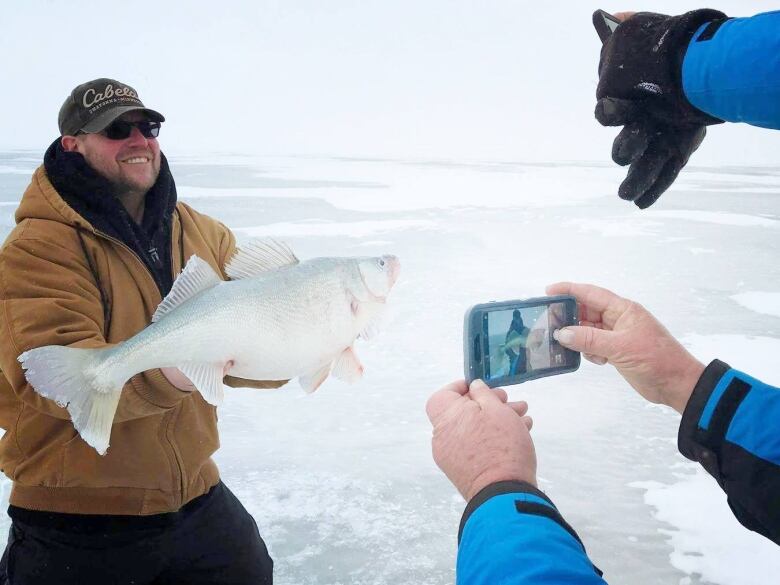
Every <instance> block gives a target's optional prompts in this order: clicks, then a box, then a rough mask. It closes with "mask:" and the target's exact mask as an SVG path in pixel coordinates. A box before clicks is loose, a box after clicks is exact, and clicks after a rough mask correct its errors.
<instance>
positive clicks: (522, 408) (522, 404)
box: [507, 400, 528, 416]
mask: <svg viewBox="0 0 780 585" xmlns="http://www.w3.org/2000/svg"><path fill="white" fill-rule="evenodd" d="M507 406H509V407H510V408H511V409H512V410H514V411H515V413H517V416H523V415H525V413H526V412H528V403H527V402H526V401H525V400H518V401H517V402H507Z"/></svg>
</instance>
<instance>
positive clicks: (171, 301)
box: [152, 255, 222, 323]
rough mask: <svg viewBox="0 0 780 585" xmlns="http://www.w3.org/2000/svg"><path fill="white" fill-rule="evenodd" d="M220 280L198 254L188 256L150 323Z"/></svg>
mask: <svg viewBox="0 0 780 585" xmlns="http://www.w3.org/2000/svg"><path fill="white" fill-rule="evenodd" d="M220 282H222V279H221V278H220V277H219V275H218V274H217V273H216V272H214V269H213V268H212V267H211V265H210V264H209V263H208V262H206V261H205V260H202V259H201V258H199V257H198V256H194V255H193V256H190V259H189V260H188V261H187V265H186V266H185V267H184V270H182V271H181V274H179V276H178V277H177V278H176V280H175V281H174V282H173V286H172V287H171V292H169V293H168V294H167V295H165V298H164V299H163V301H162V302H161V303H160V304H159V305H158V307H157V310H156V311H155V312H154V315H152V323H156V322H157V321H159V320H160V319H162V318H163V317H164V316H165V315H167V314H168V313H170V312H171V311H173V310H174V309H175V308H176V307H178V306H179V305H181V304H182V303H183V302H184V301H187V300H189V299H191V298H192V297H194V296H195V295H197V294H198V293H201V292H203V291H204V290H208V289H210V288H213V287H215V286H216V285H218V284H219V283H220Z"/></svg>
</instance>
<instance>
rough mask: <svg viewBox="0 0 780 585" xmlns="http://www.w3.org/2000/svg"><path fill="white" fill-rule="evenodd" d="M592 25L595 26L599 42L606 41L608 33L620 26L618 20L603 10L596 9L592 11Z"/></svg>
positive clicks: (610, 33)
mask: <svg viewBox="0 0 780 585" xmlns="http://www.w3.org/2000/svg"><path fill="white" fill-rule="evenodd" d="M593 26H594V27H596V32H597V33H598V35H599V38H600V39H601V42H602V43H606V42H607V39H608V38H609V37H610V35H612V33H613V32H615V30H616V29H617V27H618V26H620V21H619V20H617V19H616V18H615V17H614V16H612V15H611V14H609V13H608V12H605V11H604V10H596V12H594V13H593Z"/></svg>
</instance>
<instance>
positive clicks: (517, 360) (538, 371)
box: [463, 295, 580, 388]
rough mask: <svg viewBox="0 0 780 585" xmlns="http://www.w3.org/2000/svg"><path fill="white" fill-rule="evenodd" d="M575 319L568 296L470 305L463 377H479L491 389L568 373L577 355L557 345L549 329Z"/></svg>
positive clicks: (577, 363) (576, 363)
mask: <svg viewBox="0 0 780 585" xmlns="http://www.w3.org/2000/svg"><path fill="white" fill-rule="evenodd" d="M578 323H579V321H578V317H577V302H576V300H575V299H574V297H572V296H566V295H562V296H554V297H539V298H533V299H526V300H513V301H502V302H492V303H483V304H479V305H474V306H473V307H471V308H470V309H469V310H468V311H466V315H465V318H464V323H463V356H464V371H465V376H466V381H467V382H468V383H471V382H472V381H473V380H476V379H482V380H483V381H484V382H485V383H486V384H487V385H488V386H490V387H491V388H495V387H496V386H508V385H510V384H520V383H522V382H527V381H528V380H533V379H536V378H543V377H545V376H554V375H556V374H564V373H566V372H573V371H574V370H576V369H577V368H579V366H580V354H579V352H576V351H572V350H570V349H566V348H565V347H563V346H562V345H561V344H559V343H558V342H557V341H556V340H555V339H554V338H553V332H554V331H555V330H556V329H560V328H562V327H566V326H568V325H577V324H578Z"/></svg>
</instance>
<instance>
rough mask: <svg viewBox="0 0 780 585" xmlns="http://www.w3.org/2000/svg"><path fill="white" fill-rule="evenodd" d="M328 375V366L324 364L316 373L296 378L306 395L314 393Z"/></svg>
mask: <svg viewBox="0 0 780 585" xmlns="http://www.w3.org/2000/svg"><path fill="white" fill-rule="evenodd" d="M329 373H330V364H325V365H324V366H322V367H321V368H320V369H319V370H317V371H316V372H312V373H310V374H304V375H303V376H300V377H299V378H298V382H299V383H300V384H301V388H303V389H304V390H306V392H307V393H308V394H311V393H312V392H314V391H315V390H316V389H317V388H319V387H320V385H321V384H322V383H323V382H324V381H325V379H326V378H327V377H328V374H329Z"/></svg>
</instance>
